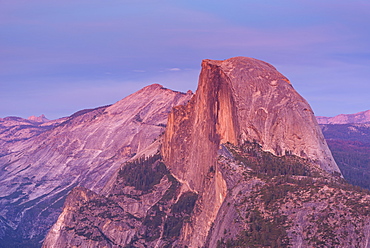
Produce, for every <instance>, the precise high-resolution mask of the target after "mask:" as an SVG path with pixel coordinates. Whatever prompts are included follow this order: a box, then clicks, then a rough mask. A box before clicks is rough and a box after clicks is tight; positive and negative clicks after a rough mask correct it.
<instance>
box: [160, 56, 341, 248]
mask: <svg viewBox="0 0 370 248" xmlns="http://www.w3.org/2000/svg"><path fill="white" fill-rule="evenodd" d="M245 141H256V142H257V143H259V144H260V145H262V149H263V150H265V151H269V152H271V153H272V154H274V155H277V156H282V155H297V156H300V157H302V158H307V159H310V160H312V161H316V163H317V165H319V166H320V167H321V168H322V169H324V170H326V171H328V172H334V171H335V172H339V173H340V171H339V169H338V167H337V165H336V164H335V161H334V159H333V158H332V155H331V153H330V150H329V149H328V147H327V145H326V142H325V140H324V137H323V135H322V133H321V130H320V128H319V126H318V125H317V122H316V119H315V117H314V115H313V112H312V110H311V108H310V106H309V105H308V103H307V102H306V101H305V100H304V99H303V98H302V97H301V96H300V95H299V94H298V93H297V92H296V91H295V90H294V89H293V87H292V85H291V84H290V82H289V81H288V79H287V78H286V77H284V76H283V75H282V74H280V73H279V72H278V71H277V70H276V69H275V68H274V67H273V66H271V65H269V64H267V63H265V62H262V61H259V60H256V59H252V58H245V57H236V58H231V59H228V60H225V61H216V60H204V61H203V62H202V71H201V74H200V78H199V85H198V89H197V91H196V93H195V95H194V97H193V98H192V99H191V101H190V102H189V103H188V104H187V105H185V106H178V107H175V108H174V109H173V111H172V112H171V114H170V116H169V121H168V126H167V128H166V132H165V136H164V141H163V146H162V153H163V156H164V160H165V163H166V165H167V166H168V167H169V169H170V171H171V172H172V173H173V174H174V175H175V176H176V177H177V178H178V180H180V181H181V182H183V183H186V184H188V185H189V187H190V188H191V189H192V190H195V191H197V192H203V194H201V195H200V200H199V202H198V203H199V204H203V210H202V211H200V212H199V213H195V214H194V217H193V223H194V224H193V228H194V229H193V230H192V231H189V232H184V237H183V238H184V240H187V241H186V242H188V244H190V245H193V246H197V245H200V244H201V243H202V241H203V240H204V239H205V236H206V234H207V232H208V230H209V228H210V227H211V224H212V222H213V221H214V218H215V216H216V213H217V211H218V208H219V206H220V205H221V204H222V202H223V200H224V197H225V194H226V183H225V180H224V179H223V177H222V176H221V174H220V172H219V170H218V167H217V151H218V150H219V146H220V144H222V143H226V142H230V143H232V144H235V145H238V144H239V145H240V144H243V143H244V142H245ZM214 170H215V171H216V174H215V175H216V176H215V177H212V178H211V179H209V174H210V172H212V171H214ZM200 202H202V203H200ZM188 229H189V228H188ZM189 230H190V229H189ZM194 240H196V241H198V243H197V242H195V243H194ZM192 242H193V243H192Z"/></svg>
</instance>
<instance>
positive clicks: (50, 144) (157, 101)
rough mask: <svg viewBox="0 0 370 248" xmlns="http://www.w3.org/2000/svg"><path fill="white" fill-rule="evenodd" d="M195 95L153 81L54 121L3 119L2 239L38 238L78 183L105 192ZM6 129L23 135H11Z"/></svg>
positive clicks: (0, 236)
mask: <svg viewBox="0 0 370 248" xmlns="http://www.w3.org/2000/svg"><path fill="white" fill-rule="evenodd" d="M190 97H191V94H190V93H189V94H184V93H180V92H175V91H172V90H168V89H165V88H163V87H162V86H160V85H151V86H148V87H145V88H144V89H142V90H140V91H138V92H136V93H134V94H132V95H130V96H128V97H126V98H125V99H123V100H121V101H119V102H117V103H115V104H113V105H111V106H107V107H101V108H97V109H93V110H84V111H80V112H77V113H76V114H74V115H72V116H71V117H69V118H65V119H63V120H62V121H61V122H62V123H57V124H56V126H55V127H52V126H49V127H47V128H43V126H37V127H34V126H30V127H29V130H28V129H27V128H28V127H26V126H24V125H23V126H22V128H23V129H16V128H13V127H12V125H13V124H12V123H11V124H9V125H10V126H9V125H5V123H4V124H3V125H2V126H3V127H4V128H6V127H7V126H9V127H10V128H6V130H5V131H6V132H3V134H4V135H5V134H6V135H7V136H4V137H3V136H2V137H1V139H2V142H3V143H6V149H4V150H3V151H2V152H1V153H2V154H1V156H0V170H1V174H0V218H1V221H0V244H3V243H1V242H2V241H4V239H5V241H4V242H7V241H6V240H9V242H11V240H21V239H25V240H27V239H35V240H41V239H42V238H43V237H44V235H45V234H46V232H47V230H48V228H50V226H51V225H52V224H53V223H54V222H55V220H56V219H57V217H58V215H59V213H60V211H61V207H62V204H63V201H64V199H65V197H66V195H67V194H68V192H69V191H70V190H71V189H72V188H73V187H75V186H78V185H80V186H84V187H86V188H88V189H92V190H94V191H95V192H100V191H101V189H102V188H103V186H105V185H106V183H107V181H108V180H109V179H110V178H111V177H112V175H113V174H114V173H115V172H116V170H117V169H118V168H119V166H120V165H121V164H122V163H123V162H125V161H127V160H128V159H130V158H132V157H133V156H134V155H135V154H137V153H141V152H143V151H144V150H145V149H147V148H148V146H150V145H152V150H155V151H156V150H157V149H158V146H156V145H155V144H154V145H153V142H154V141H155V140H156V139H157V138H158V136H159V135H160V134H161V133H162V132H163V131H164V128H165V126H166V123H167V115H168V113H169V112H170V110H171V109H172V108H173V107H174V106H176V105H179V104H184V103H185V102H187V101H188V100H189V99H190ZM4 121H7V120H6V119H4ZM12 121H13V122H14V120H12ZM45 124H47V123H45ZM36 128H37V129H36ZM35 130H36V131H35ZM7 133H15V134H17V137H20V138H21V139H22V140H16V141H14V140H7V139H6V138H7V137H8V136H9V135H8V134H7ZM18 134H19V135H18ZM24 134H27V135H24ZM22 135H23V136H22ZM10 136H11V135H10ZM155 151H154V152H155ZM147 152H148V153H151V152H153V151H147ZM148 153H147V154H148ZM0 246H1V245H0Z"/></svg>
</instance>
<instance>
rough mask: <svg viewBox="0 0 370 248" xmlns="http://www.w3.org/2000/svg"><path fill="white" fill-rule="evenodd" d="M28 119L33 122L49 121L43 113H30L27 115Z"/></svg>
mask: <svg viewBox="0 0 370 248" xmlns="http://www.w3.org/2000/svg"><path fill="white" fill-rule="evenodd" d="M28 120H30V121H33V122H39V123H45V122H48V121H49V119H48V118H46V117H45V115H43V114H42V115H40V116H39V117H37V116H34V115H32V116H30V117H28Z"/></svg>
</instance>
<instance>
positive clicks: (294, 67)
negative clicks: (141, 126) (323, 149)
mask: <svg viewBox="0 0 370 248" xmlns="http://www.w3.org/2000/svg"><path fill="white" fill-rule="evenodd" d="M234 56H247V57H253V58H257V59H261V60H264V61H266V62H268V63H271V64H272V65H274V66H275V67H276V68H277V69H278V70H279V71H280V72H281V73H283V74H284V75H285V76H286V77H288V78H289V79H290V81H291V82H292V84H293V86H294V87H295V89H296V90H297V91H298V92H299V93H300V94H301V95H302V96H303V97H305V98H306V99H307V100H308V102H309V103H310V104H311V106H312V108H313V109H314V111H315V114H316V115H324V116H334V115H337V114H340V113H355V112H359V111H363V110H368V109H370V2H369V1H368V0H366V1H357V0H352V1H348V0H346V1H343V0H325V1H322V0H321V1H318V0H317V1H316V0H311V1H308V0H307V1H303V0H286V1H284V0H281V1H275V0H271V1H268V0H265V1H263V0H249V1H241V0H240V1H234V0H231V1H214V0H213V1H209V0H201V1H189V0H180V1H179V0H178V1H161V0H158V1H157V0H104V1H103V0H100V1H97V0H73V1H72V0H64V1H57V0H32V1H28V0H12V1H7V0H0V117H6V116H20V117H24V118H27V117H28V116H31V115H37V116H39V115H41V114H45V115H46V117H47V118H49V119H55V118H59V117H63V116H68V115H71V114H72V113H74V112H76V111H78V110H81V109H85V108H94V107H98V106H102V105H107V104H111V103H114V102H116V101H118V100H120V99H122V98H124V97H125V96H127V95H128V94H130V93H133V92H135V91H137V90H139V89H140V88H142V87H144V86H146V85H149V84H152V83H160V84H162V85H164V86H165V87H167V88H170V89H174V90H180V91H187V90H188V89H191V90H193V91H194V90H195V89H196V85H197V82H198V75H199V72H200V63H201V60H202V59H206V58H209V59H227V58H230V57H234Z"/></svg>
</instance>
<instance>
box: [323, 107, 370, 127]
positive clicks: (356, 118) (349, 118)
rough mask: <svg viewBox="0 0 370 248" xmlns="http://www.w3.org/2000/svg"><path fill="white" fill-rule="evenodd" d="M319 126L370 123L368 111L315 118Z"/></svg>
mask: <svg viewBox="0 0 370 248" xmlns="http://www.w3.org/2000/svg"><path fill="white" fill-rule="evenodd" d="M316 118H317V121H318V123H319V124H351V123H358V124H359V123H370V110H367V111H362V112H358V113H355V114H340V115H337V116H334V117H324V116H317V117H316Z"/></svg>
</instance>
